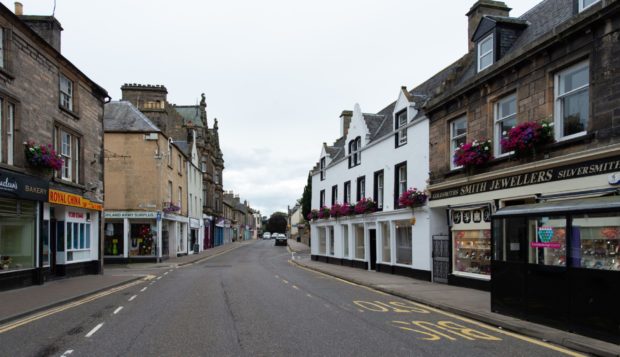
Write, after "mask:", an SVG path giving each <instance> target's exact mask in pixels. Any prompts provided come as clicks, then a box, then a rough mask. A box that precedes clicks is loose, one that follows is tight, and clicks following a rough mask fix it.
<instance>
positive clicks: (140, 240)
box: [129, 223, 157, 256]
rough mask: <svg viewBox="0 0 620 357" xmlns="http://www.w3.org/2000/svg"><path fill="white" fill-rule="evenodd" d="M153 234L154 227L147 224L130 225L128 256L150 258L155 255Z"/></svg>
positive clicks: (154, 234) (155, 248) (154, 235)
mask: <svg viewBox="0 0 620 357" xmlns="http://www.w3.org/2000/svg"><path fill="white" fill-rule="evenodd" d="M155 232H156V227H155V226H151V225H150V224H148V223H132V224H131V231H130V237H129V241H130V243H129V255H130V256H152V255H155V254H157V247H156V243H155V237H156V233H155Z"/></svg>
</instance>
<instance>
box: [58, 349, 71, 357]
mask: <svg viewBox="0 0 620 357" xmlns="http://www.w3.org/2000/svg"><path fill="white" fill-rule="evenodd" d="M72 353H73V350H66V351H65V353H63V354H62V356H60V357H67V356H68V355H70V354H72Z"/></svg>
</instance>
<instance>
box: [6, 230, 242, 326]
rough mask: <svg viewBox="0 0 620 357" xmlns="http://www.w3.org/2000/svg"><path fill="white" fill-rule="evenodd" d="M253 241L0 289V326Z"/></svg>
mask: <svg viewBox="0 0 620 357" xmlns="http://www.w3.org/2000/svg"><path fill="white" fill-rule="evenodd" d="M251 242H252V241H242V242H234V243H230V244H226V245H221V246H218V247H215V248H211V249H207V250H204V251H202V252H200V253H197V254H192V255H185V256H181V257H176V258H170V259H167V260H165V261H164V262H161V263H136V264H114V265H104V273H103V274H100V275H82V276H77V277H71V278H65V279H58V280H52V281H48V282H46V283H45V284H43V285H33V286H28V287H25V288H21V289H14V290H7V291H0V302H2V303H0V327H2V325H4V324H7V323H9V322H12V321H15V320H18V319H20V318H23V317H26V316H29V315H32V314H35V313H38V312H41V311H45V310H48V309H51V308H54V307H58V306H61V305H64V304H68V303H71V302H73V301H77V300H80V299H83V298H86V297H89V296H93V295H96V294H98V293H100V292H103V291H106V290H110V289H113V288H116V287H120V286H122V285H125V284H129V283H131V282H134V281H136V280H140V279H145V278H147V277H148V275H149V273H148V270H152V269H158V268H170V267H178V266H183V265H187V264H192V263H196V262H199V261H202V260H205V259H208V258H210V257H213V256H216V255H219V254H223V253H226V252H228V251H230V250H232V249H236V248H239V247H241V246H244V245H246V244H249V243H251Z"/></svg>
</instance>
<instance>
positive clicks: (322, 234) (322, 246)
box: [318, 227, 327, 255]
mask: <svg viewBox="0 0 620 357" xmlns="http://www.w3.org/2000/svg"><path fill="white" fill-rule="evenodd" d="M318 231H319V254H321V255H325V252H326V251H327V242H326V239H327V238H326V237H325V234H326V232H325V228H324V227H319V229H318Z"/></svg>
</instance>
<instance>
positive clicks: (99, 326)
mask: <svg viewBox="0 0 620 357" xmlns="http://www.w3.org/2000/svg"><path fill="white" fill-rule="evenodd" d="M101 326H103V322H102V323H100V324H99V325H97V326H95V328H94V329H92V330H90V332H89V333H87V334H86V337H87V338H88V337H90V336H92V335H93V334H95V332H97V331H98V330H99V329H100V328H101Z"/></svg>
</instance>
